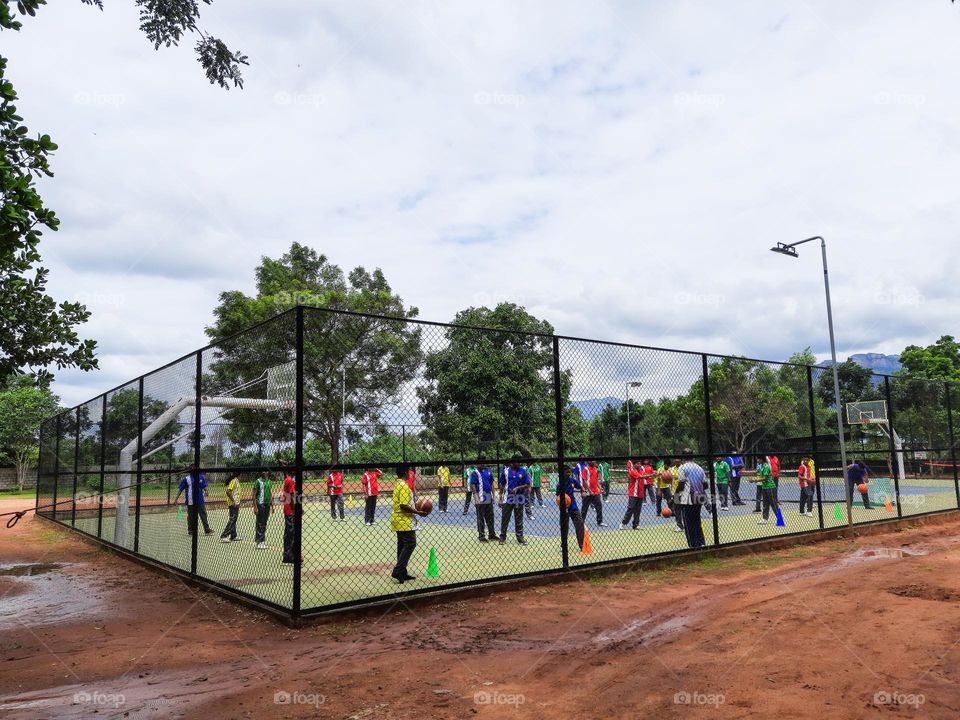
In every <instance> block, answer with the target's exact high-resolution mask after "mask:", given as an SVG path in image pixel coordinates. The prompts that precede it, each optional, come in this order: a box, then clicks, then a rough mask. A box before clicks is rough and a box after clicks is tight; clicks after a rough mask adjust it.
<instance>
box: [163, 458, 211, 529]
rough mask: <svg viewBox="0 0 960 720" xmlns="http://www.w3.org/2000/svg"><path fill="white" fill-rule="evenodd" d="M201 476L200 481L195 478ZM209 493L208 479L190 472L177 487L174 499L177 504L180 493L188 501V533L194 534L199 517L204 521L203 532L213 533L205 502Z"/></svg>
mask: <svg viewBox="0 0 960 720" xmlns="http://www.w3.org/2000/svg"><path fill="white" fill-rule="evenodd" d="M195 477H199V479H200V480H199V482H195V481H194V478H195ZM206 493H207V479H206V478H205V477H204V476H203V475H202V474H198V475H196V476H195V475H194V474H193V473H190V474H189V475H185V476H184V478H183V480H181V481H180V485H179V487H178V489H177V497H176V499H175V500H174V501H173V504H174V505H176V504H178V503H179V502H180V495H184V498H185V499H186V502H187V535H193V533H194V532H195V531H196V529H197V519H198V518H199V520H200V522H202V523H203V534H204V535H212V534H213V530H211V529H210V523H209V522H208V521H207V505H206V503H205V502H204V500H205V499H206Z"/></svg>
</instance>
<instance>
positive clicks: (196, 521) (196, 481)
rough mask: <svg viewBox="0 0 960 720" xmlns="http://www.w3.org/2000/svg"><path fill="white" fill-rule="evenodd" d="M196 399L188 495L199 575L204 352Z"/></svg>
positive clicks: (199, 360) (192, 547) (194, 564)
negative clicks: (191, 467)
mask: <svg viewBox="0 0 960 720" xmlns="http://www.w3.org/2000/svg"><path fill="white" fill-rule="evenodd" d="M196 375H197V376H196V381H195V386H196V398H195V399H194V403H193V469H192V471H191V472H192V473H193V482H192V483H191V485H192V488H193V489H192V490H191V491H188V494H192V495H193V497H192V498H190V499H189V501H188V502H189V503H191V504H190V505H188V506H187V524H190V523H191V513H192V523H193V527H192V529H191V530H190V574H191V575H196V574H197V534H198V528H199V527H200V513H199V512H198V508H196V507H194V505H196V503H197V500H199V499H200V493H201V492H203V491H202V490H200V425H201V420H200V413H201V410H202V402H201V397H202V396H201V394H200V393H201V391H202V387H201V385H202V380H201V378H202V377H203V352H202V351H201V352H198V353H197V367H196Z"/></svg>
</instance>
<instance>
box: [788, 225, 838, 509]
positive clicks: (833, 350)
mask: <svg viewBox="0 0 960 720" xmlns="http://www.w3.org/2000/svg"><path fill="white" fill-rule="evenodd" d="M814 240H819V241H820V254H821V256H822V257H823V289H824V292H825V293H826V297H827V327H828V329H829V331H830V357H831V358H832V360H833V365H832V366H831V369H832V371H833V399H834V403H835V404H836V406H837V437H838V438H839V440H840V464H841V465H842V467H841V468H840V477H841V479H842V481H843V487H844V493H845V494H846V497H847V525H848V526H850V527H852V526H853V496H852V495H851V493H850V482H849V481H848V480H847V448H846V443H845V442H844V437H843V403H842V401H841V400H840V374H839V373H838V372H837V343H836V339H835V337H834V334H833V305H832V303H831V302H830V274H829V272H828V271H827V241H826V240H824V239H823V238H822V237H821V236H819V235H816V236H814V237H811V238H807V239H806V240H800V241H799V242H795V243H791V244H789V245H787V244H784V243H777V245H776V247H772V248H770V249H771V250H772V251H773V252H776V253H780V254H781V255H789V256H790V257H798V256H797V251H796V247H797V245H803V244H804V243H808V242H813V241H814Z"/></svg>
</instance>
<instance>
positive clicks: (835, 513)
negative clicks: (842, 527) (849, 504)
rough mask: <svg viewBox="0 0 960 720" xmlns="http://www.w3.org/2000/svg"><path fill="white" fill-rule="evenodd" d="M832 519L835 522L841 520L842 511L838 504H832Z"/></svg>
mask: <svg viewBox="0 0 960 720" xmlns="http://www.w3.org/2000/svg"><path fill="white" fill-rule="evenodd" d="M833 517H834V518H836V519H837V520H843V510H841V509H840V503H834V504H833Z"/></svg>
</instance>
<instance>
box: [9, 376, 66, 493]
mask: <svg viewBox="0 0 960 720" xmlns="http://www.w3.org/2000/svg"><path fill="white" fill-rule="evenodd" d="M58 404H59V399H58V398H57V396H56V395H54V394H53V393H52V392H50V390H48V389H47V388H46V387H43V386H38V385H37V384H36V383H34V381H33V380H32V379H31V378H29V377H25V376H16V377H11V378H10V379H9V380H8V381H7V384H6V386H5V387H4V388H3V389H2V390H0V461H6V462H11V463H13V465H14V467H15V468H16V471H17V487H18V489H23V485H24V481H25V479H26V475H27V472H28V471H29V469H30V468H31V467H33V466H35V465H36V462H37V452H38V443H39V434H40V423H41V422H42V421H43V420H45V419H46V418H48V417H50V416H51V415H53V414H54V413H55V412H56V411H57V405H58Z"/></svg>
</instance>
